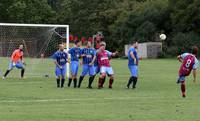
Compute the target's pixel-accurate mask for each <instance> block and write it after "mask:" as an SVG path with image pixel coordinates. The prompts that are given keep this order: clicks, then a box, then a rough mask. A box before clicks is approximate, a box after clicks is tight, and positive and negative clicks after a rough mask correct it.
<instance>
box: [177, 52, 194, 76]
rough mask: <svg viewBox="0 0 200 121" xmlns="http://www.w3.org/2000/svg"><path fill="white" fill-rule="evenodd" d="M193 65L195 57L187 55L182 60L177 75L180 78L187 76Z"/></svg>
mask: <svg viewBox="0 0 200 121" xmlns="http://www.w3.org/2000/svg"><path fill="white" fill-rule="evenodd" d="M194 64H195V57H194V56H193V55H190V54H189V55H187V56H186V57H185V58H184V59H183V63H182V65H181V67H180V70H179V75H180V76H189V75H190V73H191V71H192V69H193V65H194Z"/></svg>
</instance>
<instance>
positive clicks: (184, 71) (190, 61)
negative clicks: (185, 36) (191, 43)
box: [177, 47, 199, 97]
mask: <svg viewBox="0 0 200 121" xmlns="http://www.w3.org/2000/svg"><path fill="white" fill-rule="evenodd" d="M197 54H198V48H197V47H193V48H192V53H184V54H182V55H179V56H178V57H177V58H178V60H179V61H180V62H181V63H182V65H181V67H180V69H179V79H178V81H177V83H181V92H182V97H186V94H185V92H186V87H185V77H186V76H189V75H190V73H191V71H192V70H193V77H194V82H195V81H196V70H197V68H198V65H199V62H198V60H197V58H196V56H197Z"/></svg>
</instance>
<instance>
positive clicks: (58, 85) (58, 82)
mask: <svg viewBox="0 0 200 121" xmlns="http://www.w3.org/2000/svg"><path fill="white" fill-rule="evenodd" d="M56 81H57V87H60V79H56Z"/></svg>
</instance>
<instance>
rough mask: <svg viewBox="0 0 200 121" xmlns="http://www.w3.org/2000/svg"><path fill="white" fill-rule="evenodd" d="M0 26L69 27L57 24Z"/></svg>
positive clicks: (4, 24) (0, 24)
mask: <svg viewBox="0 0 200 121" xmlns="http://www.w3.org/2000/svg"><path fill="white" fill-rule="evenodd" d="M0 26H24V27H66V28H68V27H69V25H58V24H19V23H0Z"/></svg>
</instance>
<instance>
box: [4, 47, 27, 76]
mask: <svg viewBox="0 0 200 121" xmlns="http://www.w3.org/2000/svg"><path fill="white" fill-rule="evenodd" d="M23 55H24V53H23V45H20V46H19V49H16V50H15V51H14V52H13V53H12V56H11V60H10V63H9V68H8V70H7V71H6V73H5V74H4V76H3V79H5V78H6V76H7V75H8V74H9V72H10V71H11V70H12V69H13V68H15V67H16V68H18V69H21V78H23V77H24V72H25V66H24V64H25V62H24V57H23Z"/></svg>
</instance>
